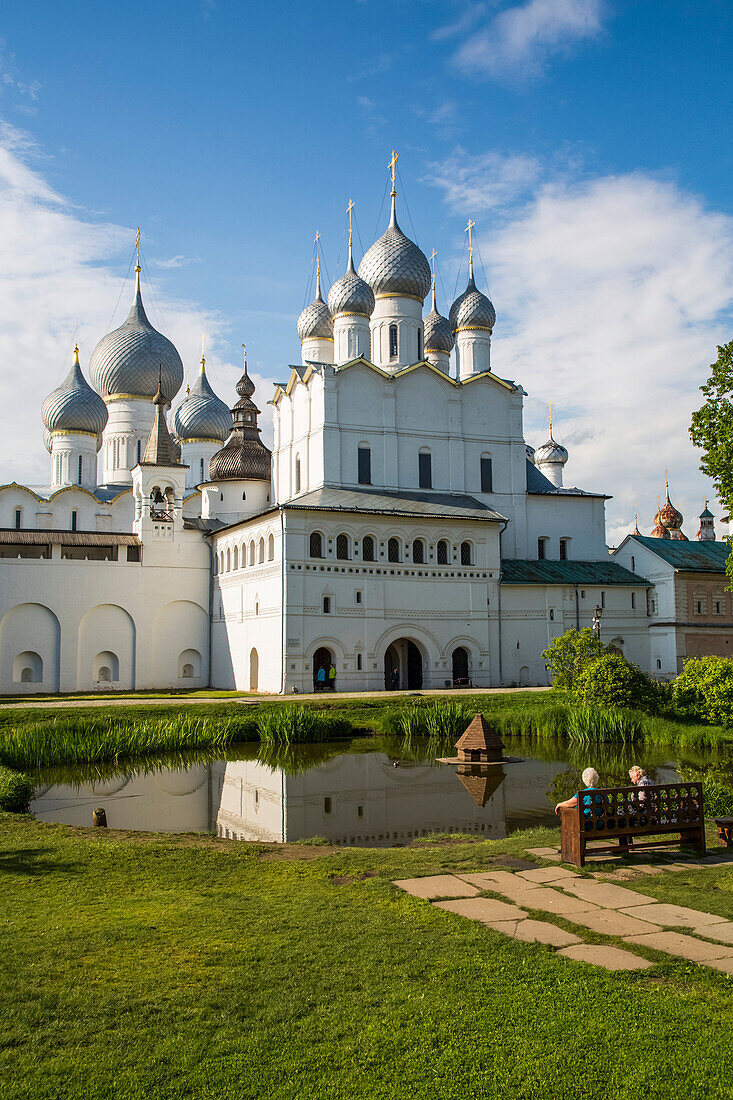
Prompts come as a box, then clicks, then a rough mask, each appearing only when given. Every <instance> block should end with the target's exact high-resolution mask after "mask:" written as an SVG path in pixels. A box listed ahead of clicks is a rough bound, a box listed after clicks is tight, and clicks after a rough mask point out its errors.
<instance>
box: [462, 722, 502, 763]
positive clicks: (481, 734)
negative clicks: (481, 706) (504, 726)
mask: <svg viewBox="0 0 733 1100" xmlns="http://www.w3.org/2000/svg"><path fill="white" fill-rule="evenodd" d="M456 749H457V750H458V763H459V764H499V763H501V761H503V759H504V745H503V743H502V740H501V737H500V736H499V732H498V730H495V729H494V727H493V726H490V725H489V723H488V722H487V721H486V719H485V718H484V716H483V714H477V715H476V717H475V718H474V720H473V722H471V724H470V726H469V727H468V728H467V729H466V731H465V732H464V733H463V735H462V736H461V737H460V738H459V739H458V741H457V742H456Z"/></svg>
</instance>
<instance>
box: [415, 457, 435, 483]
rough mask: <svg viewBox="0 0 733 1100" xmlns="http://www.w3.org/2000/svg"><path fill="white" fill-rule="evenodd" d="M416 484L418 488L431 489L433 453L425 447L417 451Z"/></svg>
mask: <svg viewBox="0 0 733 1100" xmlns="http://www.w3.org/2000/svg"><path fill="white" fill-rule="evenodd" d="M417 485H418V488H419V489H432V487H433V455H432V452H431V451H429V450H428V449H427V448H426V449H425V450H422V451H418V455H417Z"/></svg>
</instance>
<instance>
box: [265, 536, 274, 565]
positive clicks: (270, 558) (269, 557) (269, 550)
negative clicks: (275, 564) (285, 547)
mask: <svg viewBox="0 0 733 1100" xmlns="http://www.w3.org/2000/svg"><path fill="white" fill-rule="evenodd" d="M274 557H275V536H274V535H270V536H269V538H268V539H267V560H268V561H273V560H274Z"/></svg>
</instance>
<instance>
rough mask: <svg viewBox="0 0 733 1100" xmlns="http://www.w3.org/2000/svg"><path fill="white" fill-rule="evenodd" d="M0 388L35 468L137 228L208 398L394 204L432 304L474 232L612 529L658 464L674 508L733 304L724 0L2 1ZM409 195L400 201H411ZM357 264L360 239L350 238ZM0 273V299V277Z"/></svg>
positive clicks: (277, 372)
mask: <svg viewBox="0 0 733 1100" xmlns="http://www.w3.org/2000/svg"><path fill="white" fill-rule="evenodd" d="M0 12H2V23H1V25H0V30H1V32H2V36H3V39H4V44H3V49H2V55H1V57H0V73H1V75H0V81H2V83H1V84H0V87H1V88H2V91H1V92H0V119H1V120H2V122H3V129H2V133H1V134H0V145H1V146H2V157H0V198H2V199H4V200H5V201H4V203H0V226H2V225H3V224H4V225H5V232H4V234H2V236H3V238H4V242H5V243H4V244H0V261H2V270H3V271H4V274H2V275H0V294H1V295H2V297H0V353H2V354H3V358H4V360H5V362H6V363H8V364H9V366H8V368H7V369H6V371H5V377H4V380H3V381H0V400H2V402H3V405H5V407H6V408H7V401H8V400H10V399H12V397H13V396H15V398H16V400H17V398H18V396H20V398H21V402H20V403H21V405H22V408H23V412H22V414H21V415H20V417H19V418H17V419H14V423H13V424H12V425H10V426H9V427H10V435H9V437H8V440H9V443H10V444H11V445H10V446H9V449H8V451H7V452H6V454H5V455H4V456H3V455H0V463H1V464H2V467H3V470H2V474H3V477H8V478H9V477H11V476H12V477H17V478H18V479H20V480H34V479H35V480H36V481H43V480H44V479H45V476H46V465H47V459H46V456H45V452H43V451H42V450H41V449H39V429H38V416H37V410H38V405H39V404H40V399H41V398H42V396H43V395H44V393H45V392H47V390H48V389H50V388H52V387H53V385H55V384H56V383H57V381H58V379H59V378H60V377H61V376H62V374H63V373H65V369H66V367H65V364H66V363H67V356H68V349H69V347H70V344H71V342H73V326H74V323H75V322H76V321H78V322H79V326H80V329H79V331H80V336H81V340H80V343H81V346H82V362H83V364H86V362H87V361H88V357H89V354H90V353H91V350H92V348H93V346H94V344H95V343H96V340H97V339H98V338H99V337H100V336H101V335H103V333H104V331H106V328H107V326H108V324H109V322H110V321H111V319H112V317H114V321H115V323H119V321H120V320H121V319H122V316H123V315H124V312H125V311H126V303H127V300H128V292H129V287H128V288H127V289H125V290H124V291H123V294H122V301H121V302H119V304H118V298H119V295H120V290H121V279H122V277H123V276H124V275H125V273H126V271H127V269H128V266H129V261H130V257H131V252H132V246H133V241H134V227H135V226H136V225H138V224H139V225H140V226H141V228H142V233H143V247H144V255H145V259H146V262H147V268H148V270H149V274H150V277H151V279H152V282H153V284H154V288H155V297H153V290H152V288H151V289H150V291H149V292H148V297H149V300H150V305H151V310H150V312H151V314H152V316H153V318H154V319H155V321H156V323H159V324H160V325H162V326H163V327H164V330H166V329H167V330H168V331H170V332H171V333H172V334H173V336H174V338H175V339H176V342H177V344H178V346H179V348H180V350H181V352H182V354H183V357H184V362H185V363H186V366H187V367H188V368H189V369H190V370H195V365H196V361H197V358H198V355H199V354H200V353H199V351H198V348H199V344H200V332H201V330H202V329H204V330H205V331H206V332H207V334H208V339H209V345H208V346H209V353H208V355H209V360H210V367H211V376H212V380H213V381H214V384H215V385H216V387H217V389H218V390H219V392H220V393H221V394H222V396H225V397H227V396H231V395H232V393H233V390H232V386H233V383H234V381H235V380H236V372H237V366H238V358H237V355H238V349H239V345H240V344H241V342H242V341H243V340H244V341H246V342H247V345H248V348H249V353H250V359H251V362H252V364H253V366H254V369H255V372H256V373H257V375H258V376H259V378H260V379H261V382H260V389H259V390H258V399H259V403H260V406H261V407H265V402H266V400H267V398H268V397H269V392H268V389H267V385H266V380H273V379H278V378H281V377H286V375H287V371H286V370H285V369H284V368H285V367H286V365H287V363H289V362H297V361H298V354H299V348H298V344H297V338H296V335H295V327H294V323H295V319H296V317H297V314H298V312H299V310H300V309H301V308H302V306H303V304H304V302H305V300H306V297H307V296H308V290H309V284H310V280H311V279H312V269H311V260H312V240H313V235H314V232H315V229H316V228H318V229H319V230H320V231H321V234H322V242H323V247H324V258H325V266H326V270H327V271H328V273H329V275H330V276H331V277H332V278H333V277H336V276H337V275H338V274H339V273H340V271H341V269H342V267H343V264H344V259H345V241H346V236H345V234H346V217H345V206H346V202H347V201H348V199H349V197H353V199H354V200H355V202H356V204H357V205H356V215H357V226H358V231H359V235H360V237H358V238H357V253H359V252H360V248H359V239H360V240H361V241H362V242H363V245H364V247H365V248H366V247H368V246H369V244H370V243H371V241H372V240H373V239H374V237H375V235H378V234H379V232H381V231H382V228H383V225H384V220H385V210H384V209H382V212H381V220H380V217H379V216H380V207H381V204H382V201H383V198H384V195H385V185H386V175H387V174H386V162H387V159H388V156H389V152H390V150H391V148H392V146H393V145H394V146H396V148H397V149H398V150H399V152H400V161H399V167H400V175H401V181H400V199H399V202H400V217H401V223H402V225H403V228H404V229H405V230H406V231H407V232H409V233H410V234H411V235H412V228H413V226H414V230H415V235H416V238H417V240H418V242H419V243H420V245H421V246H422V247H423V249H424V250H425V251H426V252H429V251H430V249H431V248H432V247H435V248H436V249H437V250H438V254H439V256H438V258H439V265H440V282H439V292H440V290H441V288H442V291H443V293H442V294H441V298H442V300H441V301H440V303H439V304H440V306H441V307H442V308H443V309H444V310H447V306H448V305H449V304H450V303H449V301H446V298H447V299H450V298H451V297H452V295H453V292H454V288H455V286H456V279H457V277H458V278H459V282H462V281H463V278H464V272H461V273H460V275H459V268H460V265H461V264H463V265H464V267H465V235H464V233H463V227H464V225H465V223H466V218H467V217H468V216H469V215H470V216H472V217H474V218H475V219H476V221H477V223H478V241H479V246H480V255H481V261H482V274H481V277H482V278H483V277H484V275H485V277H486V280H487V282H488V283H489V287H490V292H491V295H492V299H493V301H494V304H495V306H496V310H497V315H498V321H497V327H496V331H495V339H494V348H493V357H494V359H493V362H494V369H495V370H496V371H497V373H499V374H501V375H503V376H506V377H511V378H515V379H517V380H519V381H521V382H522V383H523V385H524V387H525V389H526V390H527V391H528V393H529V397H528V399H527V404H526V426H527V436H528V439H530V441H532V442H534V443H538V442H540V441H541V440H542V438H543V435H544V433H545V431H546V428H545V422H546V410H545V405H546V403H547V402H548V401H554V402H555V404H556V407H557V412H556V424H557V429H558V431H557V434H558V435H561V436H562V438H563V442H565V443H566V445H567V446H568V449H569V450H570V452H571V461H570V463H569V465H568V468H567V480H568V481H569V483H571V484H580V485H584V486H586V487H588V488H593V489H604V490H606V491H608V492H609V493H612V494H613V496H614V500H613V501H610V502H609V506H608V517H609V533H610V536H611V538H612V539H615V538H617V537H618V536H620V535H621V534H622V533H623V531H624V530H625V529H627V527H628V522H629V518H630V517H631V516H633V503H634V502H637V501H638V503H639V508H640V520H641V524H642V527H643V529H648V527H649V525H650V524H649V521H650V519H651V514H653V512H654V510H655V508H656V495H657V493H658V492H660V490H661V491H663V487H664V469H665V467H668V468H669V469H670V479H671V482H672V487H673V497H674V498H675V499H676V502H677V503H678V504H679V505H680V506H681V507H682V510H683V512H685V513H686V516H687V517H688V519H687V523H686V529H687V533H688V534H690V535H694V533H695V530H696V526H695V524H694V522H693V520H692V519H691V518H689V517H694V516H695V515H696V514H697V513H698V512H699V510H700V507H701V501H702V497H703V496H704V495H706V494H708V493H709V492H710V488H709V485H708V483H707V482H706V481H705V479H703V478H702V476H701V475H700V474H699V473H698V471H697V465H698V458H697V455H696V453H695V451H694V450H693V449H692V447H691V446H690V445H689V442H688V440H687V435H686V426H687V423H688V422H689V413H690V411H691V409H692V408H694V407H695V405H696V403H697V402H698V394H697V387H698V386H699V385H700V384H701V383H702V382H703V381H704V378H705V373H706V369H707V365H708V364H709V363H710V362H711V361H712V360H713V359H714V358H715V354H716V353H715V346H716V344H717V343H718V342H722V341H723V340H728V339H729V338H731V336H732V335H733V333H731V331H730V319H731V306H732V304H733V209H732V208H731V207H732V203H733V196H732V193H731V185H730V182H729V180H730V176H731V158H732V154H731V141H730V121H729V120H730V117H731V103H730V100H731V94H732V93H731V90H730V80H729V72H728V68H729V64H728V63H729V56H730V44H731V32H732V31H733V9H732V8H731V5H730V4H728V3H725V2H723V0H698V2H697V3H691V2H690V3H688V2H682V0H679V2H675V0H666V2H655V0H635V2H622V0H520V2H517V3H512V2H508V3H507V2H496V3H492V2H485V3H445V2H442V3H437V2H431V0H392V2H391V3H383V2H379V0H362V2H358V0H342V2H340V3H330V2H321V3H316V4H311V5H304V4H301V3H293V2H287V3H281V4H277V5H275V4H269V5H268V4H252V3H243V2H234V0H177V2H176V3H172V2H166V0H151V2H149V3H147V4H142V3H136V2H129V0H128V2H126V3H125V4H124V5H111V4H99V3H93V2H85V3H73V2H68V0H67V2H62V3H59V2H58V0H56V2H54V3H52V2H47V0H31V2H30V3H27V4H23V5H19V4H13V3H8V2H7V0H6V2H5V3H3V4H2V7H0ZM408 211H409V212H408ZM357 258H358V257H357ZM3 288H4V293H3Z"/></svg>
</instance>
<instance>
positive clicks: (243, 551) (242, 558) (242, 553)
mask: <svg viewBox="0 0 733 1100" xmlns="http://www.w3.org/2000/svg"><path fill="white" fill-rule="evenodd" d="M239 564H240V566H241V567H242V569H244V568H245V566H246V564H247V546H246V543H244V542H243V543H242V546H241V548H240V550H239Z"/></svg>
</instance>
